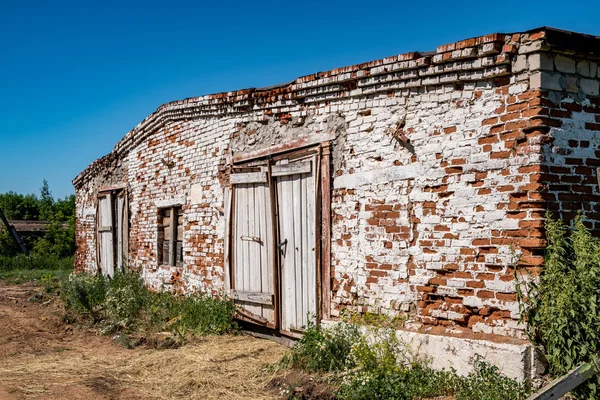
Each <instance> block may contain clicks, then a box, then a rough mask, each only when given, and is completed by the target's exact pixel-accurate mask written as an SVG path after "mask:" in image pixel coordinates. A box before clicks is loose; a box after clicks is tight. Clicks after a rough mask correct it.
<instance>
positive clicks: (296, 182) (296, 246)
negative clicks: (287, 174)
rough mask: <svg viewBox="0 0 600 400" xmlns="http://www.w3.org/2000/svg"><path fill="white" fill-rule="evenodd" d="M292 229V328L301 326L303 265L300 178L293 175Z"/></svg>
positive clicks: (302, 313)
mask: <svg viewBox="0 0 600 400" xmlns="http://www.w3.org/2000/svg"><path fill="white" fill-rule="evenodd" d="M292 202H293V203H292V204H293V206H292V207H293V208H292V210H293V215H294V217H293V229H294V242H293V245H292V248H291V250H292V251H293V255H294V275H295V277H296V279H295V281H294V282H293V284H294V289H295V291H296V298H295V303H296V304H295V306H296V314H295V317H294V322H293V326H302V319H303V317H302V315H304V302H303V299H302V287H303V285H304V282H303V280H304V279H303V278H304V277H303V270H304V268H303V263H302V245H303V243H302V222H303V221H302V178H301V177H300V175H293V195H292Z"/></svg>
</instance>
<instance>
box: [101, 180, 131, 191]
mask: <svg viewBox="0 0 600 400" xmlns="http://www.w3.org/2000/svg"><path fill="white" fill-rule="evenodd" d="M125 188H127V182H123V183H118V184H116V185H111V186H101V187H100V188H99V189H98V193H102V192H111V191H113V190H122V189H125Z"/></svg>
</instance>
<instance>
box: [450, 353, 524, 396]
mask: <svg viewBox="0 0 600 400" xmlns="http://www.w3.org/2000/svg"><path fill="white" fill-rule="evenodd" d="M474 367H475V371H474V372H472V373H471V374H469V375H468V376H467V377H464V378H460V379H459V380H458V387H457V392H456V395H455V397H456V400H471V399H480V400H508V399H515V400H524V399H526V398H527V396H529V393H530V385H529V384H528V383H527V382H525V383H519V382H517V381H515V380H514V379H510V378H507V377H505V376H503V375H501V374H500V371H499V369H498V367H496V366H495V365H492V364H489V363H486V362H484V361H483V360H481V359H479V358H478V359H475V360H474Z"/></svg>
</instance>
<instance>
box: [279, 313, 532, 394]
mask: <svg viewBox="0 0 600 400" xmlns="http://www.w3.org/2000/svg"><path fill="white" fill-rule="evenodd" d="M364 329H365V333H361V329H360V328H359V327H358V326H357V325H355V324H349V323H345V322H342V323H339V324H336V325H334V326H332V327H330V328H323V327H319V326H316V325H315V323H314V321H313V320H311V322H310V323H309V324H308V326H307V327H306V328H305V331H304V335H303V337H302V339H301V340H300V341H299V342H298V343H297V344H296V346H294V348H292V349H291V350H290V352H289V353H288V354H286V355H285V356H284V358H283V359H282V361H281V362H280V365H283V366H285V367H288V368H297V369H302V370H305V371H308V372H315V371H318V372H333V381H334V382H337V385H338V386H339V387H338V390H337V396H338V397H339V398H340V399H346V400H375V399H407V400H411V399H423V398H430V397H437V396H452V395H454V396H455V398H456V400H467V399H469V400H471V399H478V400H500V399H501V400H524V399H525V398H526V397H527V394H528V392H529V387H528V385H527V384H521V383H518V382H517V381H515V380H513V379H509V378H507V377H505V376H503V375H501V374H500V373H499V370H498V368H497V367H495V366H492V365H490V364H488V363H485V362H483V361H481V360H475V361H474V372H473V373H471V374H469V375H468V376H466V377H460V376H458V375H457V373H456V371H454V370H449V371H436V370H433V369H432V368H430V367H429V366H428V365H427V364H426V363H425V362H424V361H423V360H420V359H418V358H416V357H415V356H414V355H413V354H412V352H411V350H410V348H409V347H408V346H407V345H406V344H405V343H403V342H402V341H401V340H399V338H398V336H397V334H396V331H395V330H394V329H389V328H388V329H382V328H377V327H369V328H364ZM336 377H337V378H336Z"/></svg>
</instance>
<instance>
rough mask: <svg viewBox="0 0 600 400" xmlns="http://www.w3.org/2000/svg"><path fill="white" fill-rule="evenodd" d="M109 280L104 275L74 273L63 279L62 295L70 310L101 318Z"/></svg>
mask: <svg viewBox="0 0 600 400" xmlns="http://www.w3.org/2000/svg"><path fill="white" fill-rule="evenodd" d="M108 284H109V282H108V280H107V279H106V278H104V276H102V275H97V276H94V275H90V274H84V273H74V274H71V275H69V277H68V278H67V279H65V280H63V282H62V285H61V288H60V297H61V299H62V301H63V303H64V304H65V309H66V310H67V311H68V312H73V313H75V314H84V315H86V316H87V315H89V316H91V317H92V318H93V320H94V321H97V320H99V319H100V311H101V306H102V305H103V304H104V300H105V299H106V293H107V291H108Z"/></svg>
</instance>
